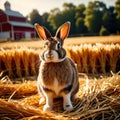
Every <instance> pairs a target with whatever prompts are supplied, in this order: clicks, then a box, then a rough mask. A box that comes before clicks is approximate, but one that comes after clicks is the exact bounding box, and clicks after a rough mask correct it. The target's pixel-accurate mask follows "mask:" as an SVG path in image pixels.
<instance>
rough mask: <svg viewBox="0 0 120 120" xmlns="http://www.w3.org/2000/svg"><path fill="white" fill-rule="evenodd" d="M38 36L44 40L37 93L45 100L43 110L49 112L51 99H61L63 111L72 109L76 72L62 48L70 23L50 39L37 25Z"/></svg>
mask: <svg viewBox="0 0 120 120" xmlns="http://www.w3.org/2000/svg"><path fill="white" fill-rule="evenodd" d="M35 27H36V30H37V32H38V34H39V36H40V37H41V38H42V39H43V40H46V43H45V45H44V50H43V52H42V53H41V56H40V58H41V64H40V69H39V75H38V91H39V92H40V94H42V95H43V97H45V99H46V105H45V106H44V110H45V111H46V110H51V109H52V104H53V98H55V97H63V98H64V99H63V101H64V105H63V106H64V109H65V110H70V109H72V108H73V107H72V104H71V100H70V99H71V97H74V96H75V94H76V93H77V91H78V89H79V82H78V72H77V69H76V67H75V64H74V62H73V61H72V60H71V59H69V58H67V57H66V51H65V49H64V48H63V47H62V46H63V40H64V39H65V38H66V37H67V36H68V33H69V27H70V23H69V22H66V23H65V24H63V25H62V26H61V27H59V29H58V30H57V32H56V35H55V37H52V36H51V34H50V32H49V31H48V30H47V29H46V28H45V27H42V26H39V25H38V24H37V25H35Z"/></svg>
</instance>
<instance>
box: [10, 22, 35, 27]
mask: <svg viewBox="0 0 120 120" xmlns="http://www.w3.org/2000/svg"><path fill="white" fill-rule="evenodd" d="M9 23H10V24H11V25H13V26H19V27H31V28H33V27H34V26H33V25H31V24H29V23H26V22H14V21H9Z"/></svg>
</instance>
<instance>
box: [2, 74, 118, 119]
mask: <svg viewBox="0 0 120 120" xmlns="http://www.w3.org/2000/svg"><path fill="white" fill-rule="evenodd" d="M79 80H80V86H81V87H80V89H79V92H78V98H77V99H75V100H72V102H73V105H74V109H73V110H72V111H70V112H66V111H64V110H63V108H62V99H61V100H59V99H57V100H55V101H54V111H52V112H51V113H49V112H48V113H44V112H43V111H42V109H43V106H44V104H45V102H44V103H43V104H41V105H39V104H38V101H39V99H40V96H39V95H38V94H37V93H36V90H37V89H36V81H34V82H33V81H28V82H25V83H22V84H3V83H0V96H1V98H0V118H1V119H22V120H26V119H30V120H42V119H44V120H46V119H51V120H54V119H61V120H70V119H80V120H87V119H92V120H98V119H102V120H113V119H114V120H119V119H120V114H119V113H120V76H119V75H113V76H112V77H103V78H101V79H84V78H80V79H79ZM13 86H14V87H13ZM25 86H26V87H25ZM1 91H2V92H1ZM14 91H16V92H15V93H14V95H13V96H11V95H12V94H13V92H14ZM28 91H29V92H28ZM6 92H8V94H7V97H6ZM24 95H26V96H24ZM8 96H9V97H8ZM15 96H16V97H15ZM17 96H19V97H17ZM16 98H17V99H16ZM18 98H19V99H18ZM8 100H9V101H8Z"/></svg>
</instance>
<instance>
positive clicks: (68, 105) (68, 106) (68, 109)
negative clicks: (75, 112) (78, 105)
mask: <svg viewBox="0 0 120 120" xmlns="http://www.w3.org/2000/svg"><path fill="white" fill-rule="evenodd" d="M72 109H73V106H72V104H71V103H68V104H65V105H64V110H66V111H71V110H72Z"/></svg>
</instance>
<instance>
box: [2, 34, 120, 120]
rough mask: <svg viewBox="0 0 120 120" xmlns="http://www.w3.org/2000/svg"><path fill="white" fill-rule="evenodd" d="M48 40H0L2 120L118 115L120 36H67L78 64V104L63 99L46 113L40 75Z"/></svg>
mask: <svg viewBox="0 0 120 120" xmlns="http://www.w3.org/2000/svg"><path fill="white" fill-rule="evenodd" d="M43 42H44V41H37V40H36V41H32V42H30V41H23V42H1V43H0V119H2V120H8V119H9V120H13V119H14V120H18V119H21V120H56V119H59V120H98V119H100V120H119V119H120V114H119V113H120V75H119V74H120V36H109V37H90V38H89V37H81V38H69V39H67V40H66V41H65V45H64V47H65V49H66V52H67V56H68V57H70V58H71V59H72V60H73V61H74V62H75V63H76V66H77V68H78V72H79V83H80V89H79V92H78V94H77V95H78V98H77V99H73V100H72V103H73V105H74V109H73V110H72V111H69V112H66V111H64V110H63V107H62V99H55V100H54V110H53V111H52V112H47V113H44V112H43V111H42V109H43V106H44V104H45V102H43V103H42V104H40V105H39V99H40V97H41V96H39V95H38V92H37V87H36V84H37V83H36V78H37V74H38V69H39V65H40V60H39V54H40V52H41V49H42V46H43Z"/></svg>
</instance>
